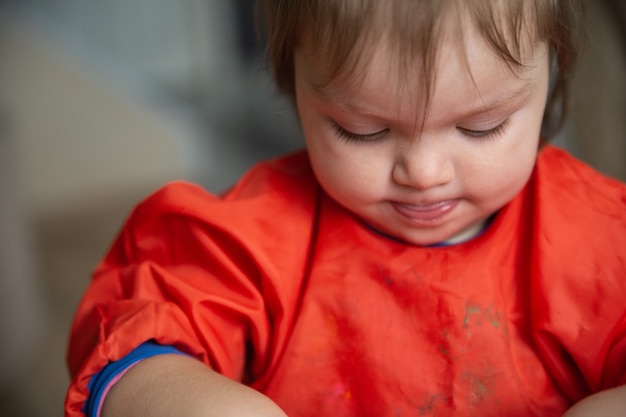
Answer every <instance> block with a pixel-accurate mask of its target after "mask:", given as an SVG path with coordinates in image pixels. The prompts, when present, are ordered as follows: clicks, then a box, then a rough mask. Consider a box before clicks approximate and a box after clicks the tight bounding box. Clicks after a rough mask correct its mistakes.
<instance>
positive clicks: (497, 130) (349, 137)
mask: <svg viewBox="0 0 626 417" xmlns="http://www.w3.org/2000/svg"><path fill="white" fill-rule="evenodd" d="M508 126H509V119H506V120H505V121H504V122H502V123H500V124H499V125H498V126H496V127H494V128H491V129H489V130H471V129H465V128H463V127H457V129H458V130H459V131H460V132H462V133H463V134H464V135H466V136H469V137H471V138H475V139H494V138H496V137H498V136H500V135H502V134H503V133H504V131H505V130H506V128H507V127H508ZM333 129H334V130H335V133H336V134H337V136H338V137H339V138H340V139H343V140H345V141H346V142H351V143H360V142H373V141H376V140H378V139H380V138H381V137H382V135H384V134H385V133H387V132H388V131H389V129H384V130H381V131H379V132H375V133H370V134H366V135H361V134H358V133H353V132H350V131H349V130H346V129H345V128H344V127H342V126H341V125H339V124H338V123H337V122H333Z"/></svg>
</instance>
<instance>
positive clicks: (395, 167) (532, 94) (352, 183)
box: [295, 31, 549, 245]
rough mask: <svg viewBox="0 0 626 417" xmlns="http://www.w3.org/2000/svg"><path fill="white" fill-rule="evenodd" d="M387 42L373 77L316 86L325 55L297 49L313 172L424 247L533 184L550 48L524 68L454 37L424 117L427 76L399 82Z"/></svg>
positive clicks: (372, 67)
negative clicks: (515, 68) (419, 80)
mask: <svg viewBox="0 0 626 417" xmlns="http://www.w3.org/2000/svg"><path fill="white" fill-rule="evenodd" d="M379 46H380V47H378V48H375V50H374V51H373V54H372V55H371V56H369V57H368V58H369V59H368V60H367V63H366V64H365V65H364V66H363V67H361V68H360V69H361V71H363V72H362V73H359V75H360V76H363V78H362V82H361V78H359V82H357V83H353V84H352V85H349V84H342V86H341V87H338V86H333V85H332V83H331V85H330V86H328V87H326V88H323V89H320V88H315V87H314V86H313V85H312V84H315V82H314V80H316V79H318V76H319V74H318V73H317V71H319V68H316V62H315V60H313V59H312V58H311V56H310V55H309V54H308V53H307V51H306V50H298V51H296V58H295V73H296V98H297V106H298V111H299V114H300V118H301V122H302V126H303V130H304V134H305V138H306V143H307V147H308V149H309V155H310V159H311V163H312V166H313V169H314V171H315V173H316V176H317V178H318V179H319V181H320V183H321V185H322V187H323V188H324V189H325V190H326V192H327V193H328V194H329V195H330V196H332V197H333V198H334V199H335V200H336V201H337V202H339V203H340V204H342V205H343V206H345V207H346V208H348V209H349V210H351V211H352V212H354V213H355V214H357V215H358V216H359V217H361V218H362V219H363V220H364V221H365V222H367V223H368V224H370V225H371V226H372V227H374V228H376V229H378V230H380V231H382V232H384V233H387V234H390V235H392V236H395V237H397V238H400V239H402V240H405V241H407V242H409V243H412V244H416V245H430V244H434V243H438V242H442V241H446V240H450V239H454V238H459V237H460V236H463V235H464V234H467V233H468V231H469V230H472V229H475V228H476V226H477V225H480V224H481V223H482V222H483V221H484V220H485V219H486V218H487V217H489V216H490V215H491V214H493V213H494V212H496V211H497V210H498V209H500V208H501V207H502V206H504V205H505V204H506V203H508V202H509V201H510V200H511V199H512V198H513V197H514V196H515V195H516V194H517V193H518V192H519V191H520V190H521V189H522V188H523V187H524V185H525V184H526V182H527V181H528V178H529V176H530V174H531V172H532V169H533V166H534V163H535V159H536V156H537V150H538V143H539V132H540V127H541V121H542V117H543V113H544V107H545V104H546V97H547V93H548V78H549V57H548V55H549V54H548V52H547V48H546V47H545V46H544V45H538V46H536V47H535V49H534V51H533V52H532V53H531V52H528V53H527V56H526V57H525V58H526V59H525V63H526V64H528V66H527V68H525V69H524V70H523V71H522V72H519V73H518V74H515V73H513V72H512V71H511V69H509V67H508V66H507V65H506V63H505V62H503V61H502V60H501V59H500V58H498V57H496V56H495V55H494V53H493V52H492V51H491V50H490V49H489V47H488V45H487V44H486V43H485V42H484V40H483V39H482V38H481V37H480V36H479V35H477V34H475V33H472V32H469V31H468V32H467V33H465V37H464V41H460V40H459V39H457V38H454V39H447V40H444V41H443V42H442V44H441V52H440V58H439V63H438V65H437V67H436V68H437V71H436V72H437V73H436V83H435V86H434V89H433V93H432V97H431V101H430V104H429V107H428V113H427V115H426V117H425V118H424V119H423V120H422V115H423V108H422V107H421V104H420V103H421V100H420V99H419V98H420V97H422V93H421V87H420V86H419V83H417V82H414V83H411V80H410V77H411V75H412V74H411V73H409V74H408V78H402V80H403V81H404V80H406V81H408V82H398V81H399V79H398V77H399V72H398V71H397V70H396V69H395V68H394V66H393V65H390V64H389V63H390V62H394V60H393V57H392V56H390V54H391V52H390V51H392V48H386V47H385V45H384V43H381V45H379ZM396 62H397V61H396ZM414 76H415V77H419V73H418V71H417V70H416V71H415V74H414ZM422 123H423V128H422V129H421V130H419V129H417V130H416V127H420V126H422ZM418 130H419V132H418Z"/></svg>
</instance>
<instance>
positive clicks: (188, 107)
mask: <svg viewBox="0 0 626 417" xmlns="http://www.w3.org/2000/svg"><path fill="white" fill-rule="evenodd" d="M588 7H589V42H588V44H587V46H586V49H585V50H584V56H583V60H582V63H581V66H580V70H579V72H578V74H577V76H576V80H575V88H574V93H575V101H574V112H573V114H572V117H571V119H570V122H569V124H568V125H567V126H566V129H565V130H564V131H563V133H562V134H561V136H560V137H559V138H558V140H557V143H558V144H559V146H563V147H566V148H568V149H569V150H570V151H571V152H572V153H574V154H575V155H577V156H578V157H580V158H581V159H583V160H585V161H587V162H588V163H590V164H591V165H593V166H594V167H596V168H597V169H598V170H600V171H602V172H605V173H607V174H608V175H611V176H614V177H616V178H620V179H622V180H626V163H625V158H626V77H625V75H626V3H624V2H623V1H621V0H604V1H599V2H593V3H592V2H588ZM253 9H254V1H253V0H237V1H233V0H177V1H171V0H107V1H96V0H15V1H11V0H0V331H1V332H2V334H4V335H5V337H4V341H3V343H2V344H1V345H0V414H2V415H6V416H25V417H48V416H50V417H52V416H61V415H62V414H63V401H64V396H65V390H66V388H67V385H68V383H69V378H68V376H67V371H66V368H65V363H64V360H65V359H64V356H65V349H66V342H67V335H68V330H69V325H70V321H71V318H72V314H73V311H74V309H75V308H76V305H77V303H78V301H79V298H80V296H81V294H82V292H83V290H84V289H85V287H86V285H87V283H88V280H89V276H90V272H91V270H92V268H93V267H94V266H95V264H96V263H97V262H98V260H99V259H100V258H101V257H102V256H103V254H104V252H105V251H106V249H107V248H108V246H109V244H110V243H111V241H112V239H113V238H114V237H115V235H116V233H117V231H118V230H119V227H120V226H121V224H122V222H123V221H124V218H125V217H126V215H127V214H128V213H129V211H130V210H131V209H132V207H133V206H134V205H135V204H136V203H137V202H138V201H139V200H141V199H142V198H144V197H145V196H146V195H147V194H149V193H150V192H151V191H153V190H154V189H155V188H157V187H158V186H160V185H161V184H163V183H164V182H166V181H169V180H172V179H187V180H191V181H195V182H198V183H200V184H202V185H203V186H205V187H206V188H208V189H209V190H212V191H215V192H219V191H221V190H223V189H225V188H226V187H228V186H229V185H231V184H232V183H233V181H235V180H236V178H238V177H239V176H240V175H241V173H242V172H243V171H245V170H246V169H247V168H249V166H250V165H251V164H253V163H254V162H256V161H258V160H260V159H265V158H268V157H272V156H275V155H278V154H281V153H284V152H288V151H290V150H293V149H295V148H298V147H300V146H301V145H302V140H301V137H300V133H299V130H298V127H297V123H296V120H295V117H294V114H293V112H292V109H291V106H290V104H289V103H288V102H287V101H286V100H285V99H283V98H282V97H281V96H280V95H279V94H278V93H277V92H276V90H275V89H274V86H273V84H272V80H271V78H270V76H269V74H268V71H267V68H266V64H265V62H264V61H263V56H262V52H263V47H262V45H260V44H259V42H257V38H256V33H255V26H254V17H253Z"/></svg>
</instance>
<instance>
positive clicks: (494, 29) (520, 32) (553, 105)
mask: <svg viewBox="0 0 626 417" xmlns="http://www.w3.org/2000/svg"><path fill="white" fill-rule="evenodd" d="M258 6H260V9H259V10H260V16H262V23H263V26H264V33H265V35H266V37H267V38H266V42H267V57H268V59H269V60H270V64H271V66H272V70H273V73H274V78H275V81H276V83H277V85H278V87H279V88H280V89H281V90H282V91H283V92H285V93H286V94H287V95H288V96H290V97H292V98H293V97H294V94H295V91H294V51H295V49H296V48H297V47H306V48H307V50H309V51H311V52H312V53H313V54H314V55H315V56H316V57H317V58H318V62H321V63H322V65H323V68H322V70H323V73H324V74H325V76H324V77H323V80H322V83H330V82H334V81H335V80H336V79H337V77H340V76H341V77H349V76H350V74H351V73H352V71H354V70H355V68H356V67H357V63H358V62H359V59H360V54H361V53H363V51H365V50H366V48H364V46H365V45H367V43H368V42H370V41H371V40H375V38H376V37H379V36H381V35H383V34H384V35H386V36H389V37H390V39H391V40H392V41H393V45H394V47H396V48H397V51H396V52H397V53H398V56H399V57H400V58H401V59H402V61H400V62H401V63H402V64H403V65H408V64H410V63H413V62H417V63H420V65H421V68H420V70H421V73H422V74H423V80H422V83H423V87H424V88H425V91H426V103H428V100H429V98H430V97H429V96H430V91H431V89H432V81H433V79H434V76H435V74H434V71H435V68H434V67H435V65H436V55H437V46H438V42H439V41H440V38H441V33H440V29H441V24H442V22H443V21H444V20H445V19H444V18H445V17H446V16H449V13H450V12H454V11H456V12H459V11H463V12H464V13H468V12H469V16H470V17H471V19H472V21H473V24H474V25H475V27H476V29H477V30H478V32H479V33H480V34H481V35H482V36H483V37H484V39H486V41H487V43H488V44H489V45H490V46H491V48H492V49H493V50H494V52H495V53H496V54H497V55H498V56H499V57H500V58H502V59H503V60H504V61H505V62H506V63H507V64H508V65H509V67H510V68H511V69H512V70H515V69H516V68H521V67H523V63H522V47H523V44H524V42H525V40H530V41H531V42H533V41H534V42H537V41H539V42H545V43H546V44H547V45H548V46H549V49H550V51H551V53H552V62H553V68H552V71H553V76H552V80H551V90H550V95H549V97H548V102H547V105H546V110H545V114H544V119H543V125H542V139H543V140H547V139H549V138H551V137H552V136H553V135H554V134H555V133H556V132H557V131H558V129H559V128H560V127H561V126H562V125H563V123H564V121H565V118H566V113H567V104H568V87H569V82H570V78H571V75H572V71H573V69H574V63H575V60H576V57H577V55H578V49H579V43H580V39H579V37H580V34H581V32H582V28H581V25H582V18H583V4H582V1H581V0H259V4H258ZM416 57H419V58H420V59H419V60H415V58H416Z"/></svg>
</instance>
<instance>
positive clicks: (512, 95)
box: [467, 80, 534, 116]
mask: <svg viewBox="0 0 626 417" xmlns="http://www.w3.org/2000/svg"><path fill="white" fill-rule="evenodd" d="M533 86H534V84H533V82H532V81H530V80H528V81H526V82H524V83H523V84H522V85H521V86H519V87H517V88H515V89H514V90H509V91H507V92H506V93H505V94H501V95H498V96H497V97H495V98H494V99H492V100H490V101H485V100H484V99H483V96H482V94H480V91H478V94H479V96H480V99H481V101H482V106H481V107H480V108H477V109H475V110H470V111H469V112H468V113H467V114H468V115H470V116H471V115H474V114H478V113H486V112H487V113H488V112H490V111H493V110H495V109H499V108H503V107H505V108H506V107H509V106H511V105H513V104H515V103H517V102H518V101H519V100H520V99H521V98H526V97H528V96H529V95H530V93H531V92H532V90H533Z"/></svg>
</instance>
